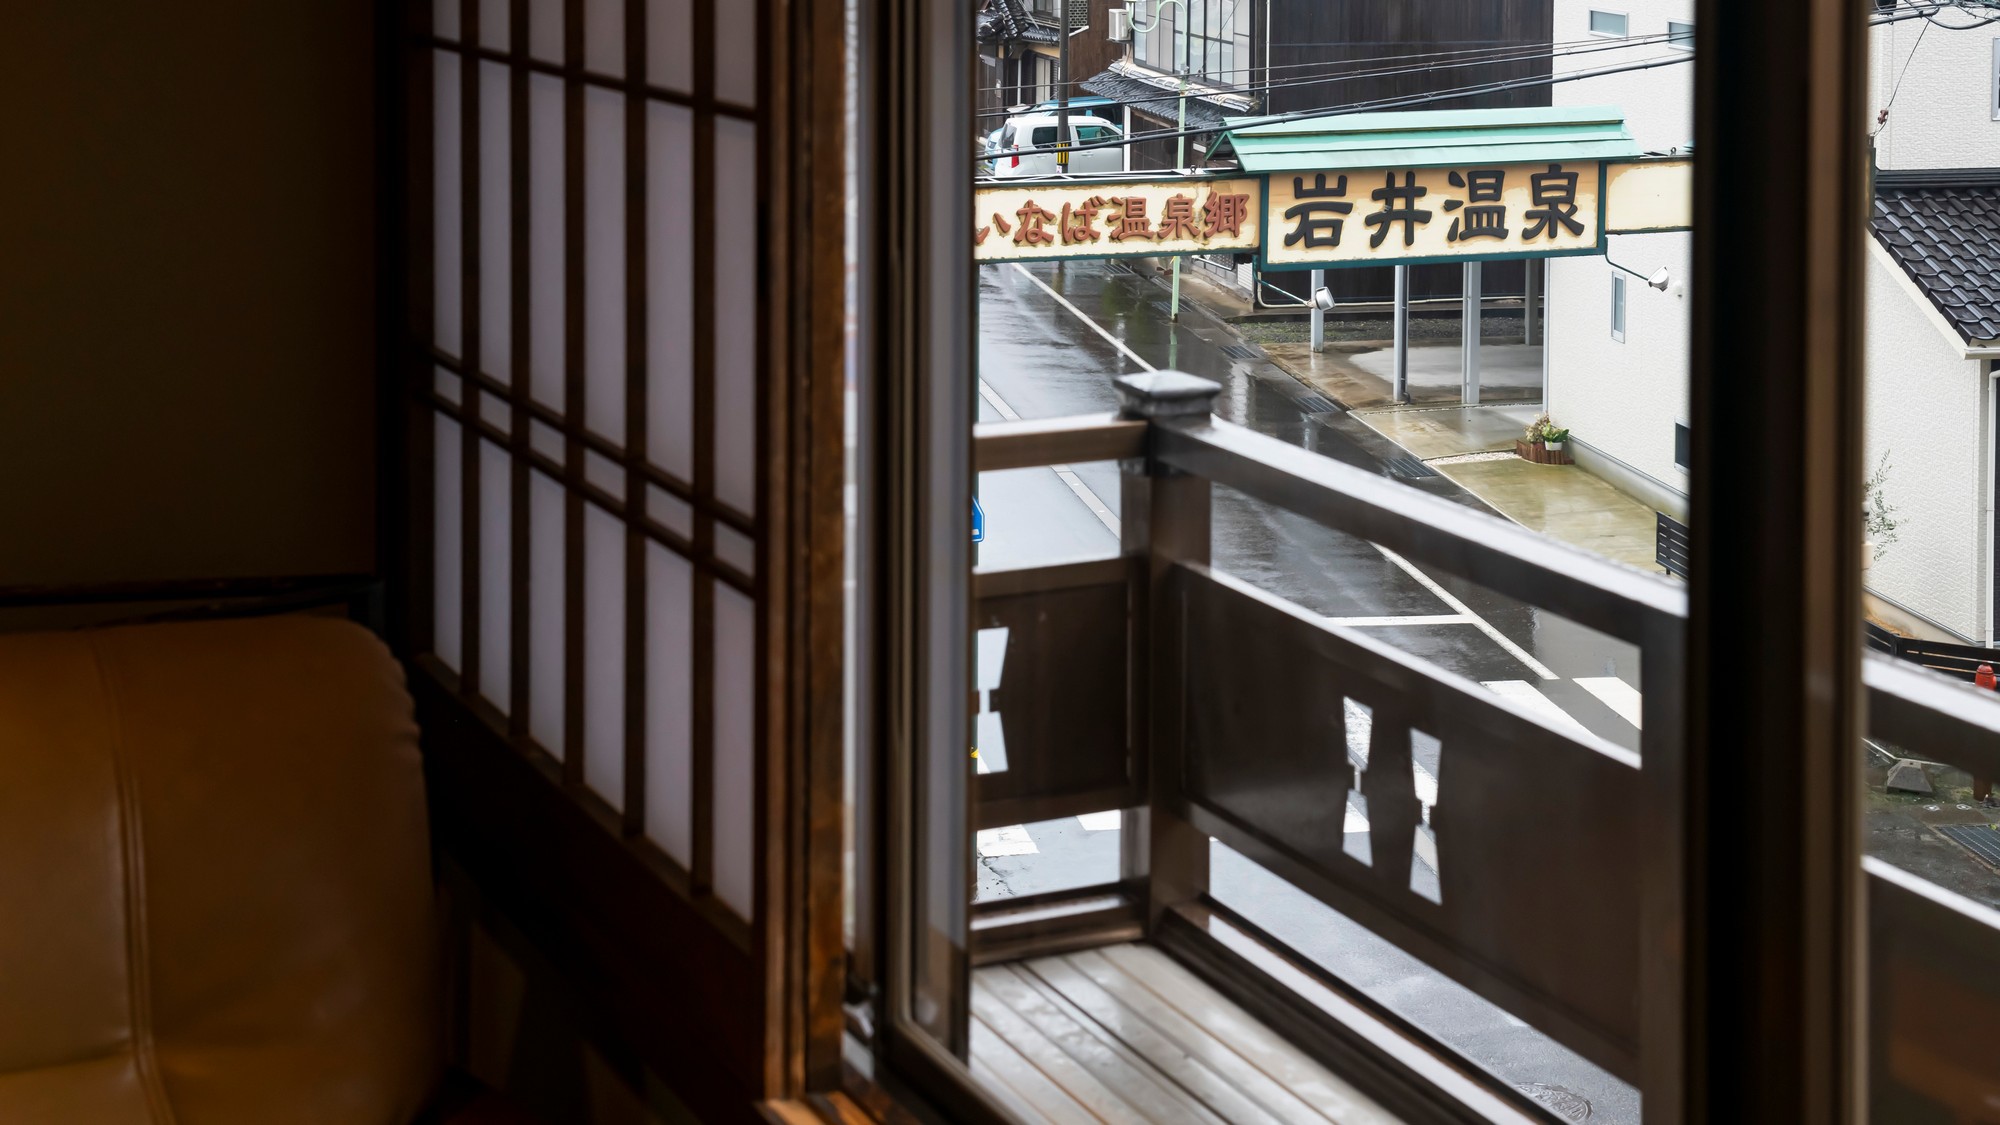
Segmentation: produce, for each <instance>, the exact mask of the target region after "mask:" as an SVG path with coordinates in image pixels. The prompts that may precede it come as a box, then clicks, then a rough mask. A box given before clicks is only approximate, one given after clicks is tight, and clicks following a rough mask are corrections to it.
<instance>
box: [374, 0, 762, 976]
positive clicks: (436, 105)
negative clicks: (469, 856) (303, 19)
mask: <svg viewBox="0 0 2000 1125" xmlns="http://www.w3.org/2000/svg"><path fill="white" fill-rule="evenodd" d="M767 18H768V15H767V12H766V5H765V4H764V3H762V2H760V0H437V2H436V3H435V5H434V7H433V10H432V11H431V12H430V19H429V29H428V31H427V32H422V31H420V32H418V33H417V34H416V36H415V38H414V40H413V43H412V51H413V53H414V55H415V57H416V65H415V66H414V67H413V69H412V73H413V74H416V75H420V76H421V77H419V79H418V85H419V86H421V87H425V88H422V89H418V90H415V91H413V94H414V95H415V97H416V98H418V99H424V98H427V101H428V112H427V113H422V114H418V115H417V116H418V120H417V121H415V122H414V123H413V130H414V131H415V132H416V133H417V134H419V136H417V137H414V138H413V148H414V149H415V150H416V151H415V153H414V158H415V159H417V160H419V161H423V160H426V159H427V160H428V165H429V168H428V185H427V187H426V188H425V189H424V192H425V194H427V196H428V199H427V203H428V206H427V207H426V206H425V203H426V200H418V201H417V206H416V208H415V210H416V212H417V217H416V219H415V220H414V222H415V226H416V227H418V228H423V227H425V226H427V227H428V229H427V230H425V229H415V230H413V231H412V235H413V237H414V239H415V240H416V242H417V243H418V245H417V246H415V247H414V248H413V249H414V250H415V251H416V252H417V253H418V254H419V255H422V254H425V253H427V254H428V256H429V259H430V262H429V265H430V268H429V270H428V277H427V278H425V279H423V280H422V281H420V282H418V283H417V284H416V286H415V287H416V288H417V289H418V290H419V291H417V292H414V293H413V294H412V306H413V308H414V309H415V310H416V315H415V317H414V321H415V323H413V325H412V329H413V332H414V335H415V338H416V341H417V344H416V346H417V350H418V352H419V355H420V359H419V361H418V362H419V367H420V368H421V371H422V374H421V376H420V377H419V384H420V385H419V386H418V387H417V388H416V391H417V395H418V398H419V403H420V406H419V409H420V411H421V413H422V418H423V421H422V423H421V425H420V429H421V430H422V431H423V432H422V433H420V434H419V435H418V441H417V443H416V445H417V448H418V449H420V450H421V449H422V447H423V446H424V445H426V444H427V445H428V447H429V448H428V451H427V459H428V463H429V466H430V473H429V485H428V487H426V488H424V489H421V490H420V495H419V496H418V497H417V498H416V503H417V505H418V507H419V509H420V512H419V517H420V518H419V521H418V522H419V523H420V525H427V526H420V528H419V530H418V532H417V534H418V536H419V537H424V536H427V537H428V541H427V542H423V543H418V544H415V548H416V549H415V550H414V551H413V557H414V558H416V559H418V560H419V566H418V569H419V570H422V571H427V573H424V574H421V575H420V576H419V578H418V581H417V586H418V589H417V590H416V591H415V595H416V596H415V599H414V600H415V605H416V609H415V613H416V616H417V618H418V620H416V621H415V622H414V629H413V643H414V646H415V647H416V649H417V650H418V651H419V652H420V653H427V654H428V655H427V656H426V657H425V658H424V659H422V660H420V663H419V666H420V668H421V669H423V670H424V671H425V672H426V673H427V674H430V675H433V676H435V677H436V679H437V680H438V682H439V684H440V685H441V689H442V690H444V691H446V692H448V693H450V694H451V696H452V697H453V698H455V700H456V701H457V702H458V703H459V704H460V705H462V706H463V707H465V708H467V709H469V710H470V711H471V712H472V716H473V717H474V718H476V719H477V720H479V721H481V722H482V723H484V724H485V725H487V726H489V727H492V728H494V729H496V730H498V731H501V732H504V735H505V737H506V739H507V741H508V743H509V744H510V745H511V748H512V749H513V751H514V752H515V753H516V754H517V755H519V756H522V757H524V758H526V759H527V760H528V761H529V762H531V763H532V764H533V765H535V766H536V768H537V769H539V770H540V771H541V773H542V775H543V776H544V777H545V778H546V779H547V780H548V782H549V783H550V784H551V785H552V786H554V787H556V788H558V789H559V790H560V792H562V793H563V794H564V795H565V796H566V798H567V799H569V800H571V801H573V802H574V803H575V804H576V806H577V807H579V808H580V809H582V810H583V811H584V812H585V813H587V814H588V816H589V817H590V818H591V819H592V820H593V821H594V822H595V823H596V824H597V825H598V826H599V828H600V829H601V831H602V832H603V833H604V834H605V835H607V836H608V837H611V838H614V839H616V840H618V841H619V842H620V846H621V847H623V848H624V849H626V850H627V851H628V852H629V853H631V855H632V856H634V857H636V858H638V859H639V860H641V861H642V863H643V864H644V865H645V867H646V869H647V870H649V871H651V872H653V873H654V874H655V875H656V876H657V878H658V880H659V881H660V882H661V883H663V884H665V885H666V886H667V887H669V888H670V889H672V890H673V891H674V892H675V893H676V894H678V895H680V896H682V897H684V898H686V899H687V900H688V901H690V902H692V903H693V904H695V905H696V906H697V907H698V908H699V909H700V911H701V914H702V916H703V917H705V918H706V919H707V920H708V921H709V922H711V923H712V924H713V925H714V926H715V927H716V928H718V929H719V930H721V931H723V932H724V933H725V934H727V935H728V936H729V938H730V939H731V941H732V942H733V943H734V944H736V945H737V946H738V947H739V948H742V949H744V950H746V951H747V950H748V949H749V948H750V945H751V935H752V934H753V933H754V926H755V924H756V923H757V921H758V918H757V914H758V910H759V907H758V893H759V892H758V859H757V854H758V849H757V847H756V842H757V840H758V839H759V838H760V837H759V831H760V827H759V826H760V816H759V805H758V802H759V800H760V799H761V796H760V795H761V793H762V789H761V788H760V784H761V782H760V777H759V773H758V769H757V762H758V761H759V760H760V756H759V747H760V746H761V745H762V743H761V740H762V739H763V738H764V737H765V731H764V730H763V726H764V720H763V719H762V718H761V716H762V715H763V713H764V712H763V711H762V710H761V709H760V700H762V699H763V698H764V695H765V692H766V688H767V685H766V683H765V673H764V672H763V671H762V669H763V668H764V667H765V664H766V662H765V660H764V654H765V650H766V641H765V638H766V637H767V630H766V628H765V622H766V620H767V613H768V599H767V598H766V597H765V596H764V586H763V585H762V580H763V578H764V571H765V570H766V565H765V564H766V552H767V542H766V535H765V527H766V513H765V512H764V511H763V508H764V507H766V506H768V505H767V503H766V501H765V500H764V498H765V497H766V496H767V486H768V481H767V479H766V478H767V475H768V474H767V470H766V466H767V464H768V457H767V454H768V451H767V450H764V449H760V441H763V440H767V434H766V426H765V421H764V420H765V418H766V416H767V412H768V409H769V404H768V401H767V399H768V387H769V386H770V381H769V380H768V379H767V378H766V372H767V369H768V368H769V367H770V365H771V364H772V362H773V360H774V357H773V356H772V355H771V354H770V352H771V350H772V344H771V342H770V339H771V333H770V331H769V322H768V317H769V316H770V315H771V314H770V312H769V310H768V309H767V307H766V306H767V301H766V300H765V299H764V297H763V294H762V289H763V286H762V285H761V284H760V282H761V280H762V279H763V277H764V275H765V272H766V270H767V264H766V263H767V261H768V254H767V247H766V245H765V243H766V238H767V230H766V223H767V220H766V217H765V216H766V207H765V203H766V191H765V184H766V178H765V176H763V175H761V174H760V171H761V170H762V168H763V162H764V161H766V160H767V159H768V155H767V153H766V147H767V145H768V143H769V139H768V137H767V136H766V133H767V132H768V130H766V129H765V127H764V122H763V108H762V107H761V106H760V105H759V94H760V91H762V90H764V89H767V86H766V81H765V76H763V75H762V74H760V71H759V68H760V58H761V57H762V56H763V51H761V50H760V40H759V34H760V26H761V25H762V24H763V23H764V22H765V21H766V20H767ZM422 134H427V136H423V135H422ZM421 175H422V172H421V170H420V169H413V176H415V177H416V178H419V179H420V178H421ZM423 459H424V454H423V453H420V454H419V461H420V462H421V461H422V460H423ZM426 508H427V509H428V510H427V512H426V511H422V509H426ZM426 602H427V603H428V604H426Z"/></svg>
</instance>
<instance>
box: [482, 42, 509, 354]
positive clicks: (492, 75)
mask: <svg viewBox="0 0 2000 1125" xmlns="http://www.w3.org/2000/svg"><path fill="white" fill-rule="evenodd" d="M508 87H509V79H508V68H507V67H506V66H505V65H504V64H501V63H493V62H482V63H480V64H479V366H480V368H481V369H482V370H484V371H485V372H486V374H488V375H491V376H493V377H494V378H495V379H498V380H500V381H501V382H503V383H505V382H507V381H508V380H509V379H510V378H511V377H512V375H513V370H514V364H513V358H514V357H513V352H514V332H513V309H514V262H513V251H514V238H513V222H514V220H513V194H514V192H513V184H514V180H513V173H514V166H513V155H512V150H511V143H510V142H511V139H512V133H511V131H510V129H509V124H508V123H509V120H510V117H511V115H510V113H509V106H510V104H511V94H510V91H509V88H508Z"/></svg>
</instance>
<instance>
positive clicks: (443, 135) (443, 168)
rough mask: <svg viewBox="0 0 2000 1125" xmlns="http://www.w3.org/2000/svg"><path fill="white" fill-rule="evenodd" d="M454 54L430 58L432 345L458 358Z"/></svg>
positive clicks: (460, 185) (460, 170)
mask: <svg viewBox="0 0 2000 1125" xmlns="http://www.w3.org/2000/svg"><path fill="white" fill-rule="evenodd" d="M458 67H459V61H458V54H457V52H455V51H433V52H432V53H431V278H432V286H433V289H432V294H431V314H432V318H431V342H432V343H434V344H436V345H437V347H438V350H439V351H442V352H444V353H446V354H447V355H458V354H459V352H460V350H461V343H460V340H461V337H462V334H463V332H464V330H465V305H464V293H463V288H464V280H465V278H464V273H463V270H462V267H461V259H460V254H461V253H462V252H463V246H464V242H465V227H464V225H463V218H462V216H463V214H464V212H463V208H464V206H465V168H464V163H463V160H462V155H463V154H462V152H461V150H460V148H459V143H460V132H461V130H460V123H461V121H462V119H463V118H462V114H461V111H460V106H461V104H462V102H461V98H460V89H461V87H460V81H461V80H460V77H459V69H458Z"/></svg>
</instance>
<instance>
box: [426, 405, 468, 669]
mask: <svg viewBox="0 0 2000 1125" xmlns="http://www.w3.org/2000/svg"><path fill="white" fill-rule="evenodd" d="M458 443H459V425H458V423H457V422H455V421H453V420H452V419H450V418H447V417H445V416H444V415H443V414H437V415H434V416H433V419H432V423H431V457H432V464H433V465H434V466H435V468H434V469H433V470H432V476H431V482H432V487H431V504H432V513H433V515H432V521H433V522H432V524H431V535H432V540H431V582H432V586H431V611H432V619H431V651H432V652H434V653H436V654H437V658H438V659H439V660H441V661H443V662H444V666H445V667H447V668H450V669H451V670H453V671H454V672H455V671H457V670H458V669H460V668H463V667H464V666H465V663H464V653H465V555H464V550H465V547H464V544H465V521H464V519H463V515H464V512H465V467H464V461H463V460H462V459H461V458H462V456H463V455H462V453H461V452H460V449H459V444H458Z"/></svg>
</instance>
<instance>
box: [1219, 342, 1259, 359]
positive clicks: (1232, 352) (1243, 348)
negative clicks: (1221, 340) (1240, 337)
mask: <svg viewBox="0 0 2000 1125" xmlns="http://www.w3.org/2000/svg"><path fill="white" fill-rule="evenodd" d="M1220 347H1221V349H1222V354H1223V355H1226V356H1228V357H1230V358H1231V359H1256V358H1257V357H1258V356H1260V355H1262V354H1263V353H1262V352H1259V351H1258V350H1257V349H1256V348H1253V347H1251V346H1250V345H1248V344H1222V345H1220Z"/></svg>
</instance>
